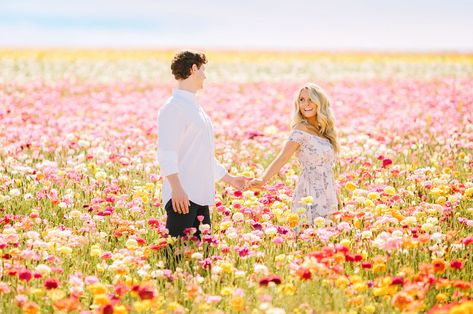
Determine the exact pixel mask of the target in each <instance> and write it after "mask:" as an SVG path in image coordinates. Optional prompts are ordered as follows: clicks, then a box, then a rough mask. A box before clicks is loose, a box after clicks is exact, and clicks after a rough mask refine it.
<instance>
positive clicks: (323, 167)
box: [288, 130, 338, 224]
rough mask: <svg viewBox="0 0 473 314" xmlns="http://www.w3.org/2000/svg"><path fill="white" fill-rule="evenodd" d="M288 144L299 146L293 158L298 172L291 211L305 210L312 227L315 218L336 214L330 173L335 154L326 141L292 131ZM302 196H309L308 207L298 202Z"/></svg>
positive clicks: (332, 178) (333, 185)
mask: <svg viewBox="0 0 473 314" xmlns="http://www.w3.org/2000/svg"><path fill="white" fill-rule="evenodd" d="M288 141H293V142H296V143H299V145H300V148H299V150H298V151H297V153H296V157H297V160H298V161H299V163H300V165H301V168H302V171H301V174H300V176H299V180H298V182H297V185H296V189H295V191H294V197H293V200H292V210H293V211H296V210H297V209H298V208H301V207H303V208H306V215H307V216H306V218H307V223H308V224H313V222H314V219H315V218H317V217H327V216H328V215H330V214H332V213H333V212H335V211H336V210H337V206H338V200H337V192H336V188H335V180H334V176H333V170H332V167H333V165H334V163H335V151H334V149H333V146H332V144H331V143H330V141H329V140H328V139H326V138H322V137H320V136H317V135H315V134H311V133H308V132H305V131H301V130H293V131H292V132H291V134H290V135H289V138H288ZM306 196H312V198H313V202H312V204H310V205H307V204H303V203H301V202H300V201H301V199H302V198H303V197H306Z"/></svg>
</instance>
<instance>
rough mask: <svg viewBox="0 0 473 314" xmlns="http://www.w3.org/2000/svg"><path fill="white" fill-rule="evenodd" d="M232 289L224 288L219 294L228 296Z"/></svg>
mask: <svg viewBox="0 0 473 314" xmlns="http://www.w3.org/2000/svg"><path fill="white" fill-rule="evenodd" d="M232 291H233V289H232V288H230V287H225V288H223V289H222V290H221V291H220V294H221V295H223V296H224V297H226V296H229V295H231V294H232Z"/></svg>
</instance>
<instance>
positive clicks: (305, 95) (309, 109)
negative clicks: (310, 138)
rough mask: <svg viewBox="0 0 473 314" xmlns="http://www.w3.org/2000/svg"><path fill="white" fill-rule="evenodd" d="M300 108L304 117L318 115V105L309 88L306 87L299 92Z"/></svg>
mask: <svg viewBox="0 0 473 314" xmlns="http://www.w3.org/2000/svg"><path fill="white" fill-rule="evenodd" d="M299 110H300V112H301V115H302V116H303V117H304V118H312V117H315V116H316V115H317V105H316V104H314V103H313V102H312V100H311V99H310V96H309V91H308V90H307V88H304V89H303V90H302V91H301V93H300V94H299Z"/></svg>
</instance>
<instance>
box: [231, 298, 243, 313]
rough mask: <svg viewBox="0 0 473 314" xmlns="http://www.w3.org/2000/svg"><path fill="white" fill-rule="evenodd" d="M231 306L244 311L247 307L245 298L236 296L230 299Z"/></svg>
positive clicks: (237, 310)
mask: <svg viewBox="0 0 473 314" xmlns="http://www.w3.org/2000/svg"><path fill="white" fill-rule="evenodd" d="M230 307H231V309H232V310H233V311H235V312H242V311H243V310H244V309H245V299H243V297H241V296H234V297H233V298H232V299H231V300H230Z"/></svg>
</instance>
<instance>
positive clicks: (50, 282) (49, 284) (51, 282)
mask: <svg viewBox="0 0 473 314" xmlns="http://www.w3.org/2000/svg"><path fill="white" fill-rule="evenodd" d="M44 287H45V288H46V289H48V290H51V289H56V288H57V287H59V281H58V280H57V279H55V278H48V279H46V280H45V281H44Z"/></svg>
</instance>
